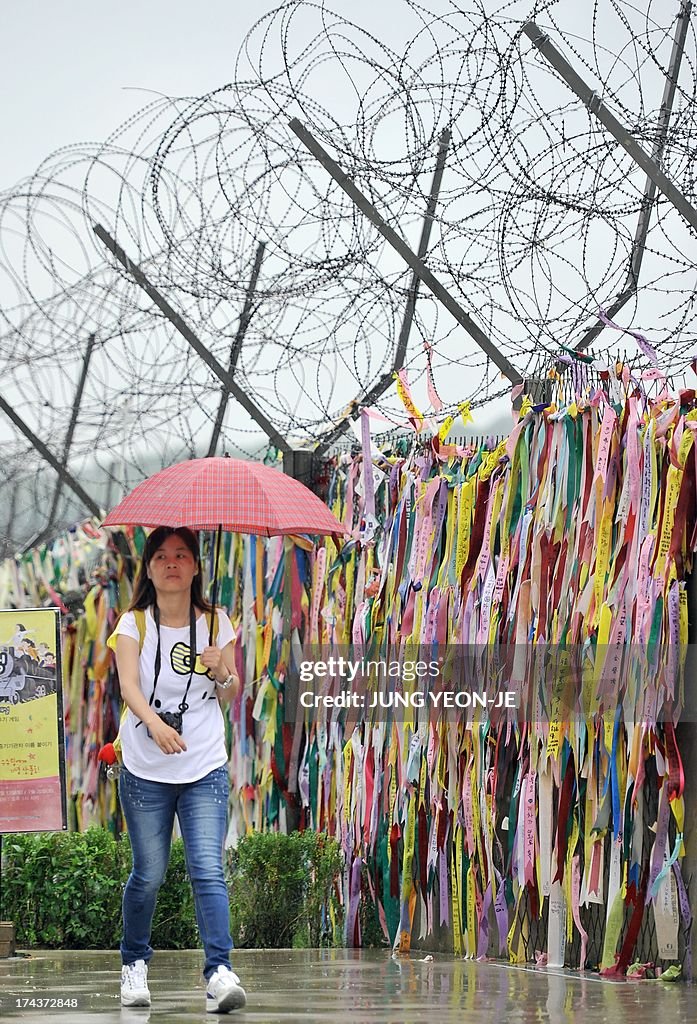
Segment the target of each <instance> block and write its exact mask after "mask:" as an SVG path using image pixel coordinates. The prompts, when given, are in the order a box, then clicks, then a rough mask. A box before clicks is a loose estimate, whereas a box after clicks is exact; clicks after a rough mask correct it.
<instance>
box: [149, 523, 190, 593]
mask: <svg viewBox="0 0 697 1024" xmlns="http://www.w3.org/2000/svg"><path fill="white" fill-rule="evenodd" d="M197 571H198V567H197V565H196V559H195V558H194V556H193V555H192V553H191V551H190V550H189V548H188V547H187V545H186V544H185V543H184V541H183V540H182V539H181V537H178V536H177V535H176V533H173V534H171V535H170V536H169V537H167V539H166V540H165V541H164V542H163V543H162V545H161V546H160V547H159V548H158V549H157V551H156V552H155V554H154V555H153V556H152V558H151V559H150V562H149V563H148V576H149V577H150V579H151V580H152V582H153V586H154V587H155V590H156V591H158V592H161V593H164V594H176V593H179V592H181V591H184V592H186V593H188V592H189V591H190V590H191V581H192V580H193V578H194V576H195V575H196V573H197Z"/></svg>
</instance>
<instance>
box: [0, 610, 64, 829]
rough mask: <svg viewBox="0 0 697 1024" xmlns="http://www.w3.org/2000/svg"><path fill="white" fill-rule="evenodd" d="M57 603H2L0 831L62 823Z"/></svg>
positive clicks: (44, 827) (62, 779) (61, 741)
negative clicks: (42, 605) (10, 606)
mask: <svg viewBox="0 0 697 1024" xmlns="http://www.w3.org/2000/svg"><path fill="white" fill-rule="evenodd" d="M62 678H63V677H62V671H61V645H60V617H59V612H58V609H56V608H37V609H26V608H21V609H11V610H9V611H5V610H0V833H3V832H53V831H57V830H59V829H64V828H66V825H67V816H66V798H65V744H64V735H63V700H62V686H61V681H62Z"/></svg>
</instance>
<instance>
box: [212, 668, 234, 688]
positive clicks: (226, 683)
mask: <svg viewBox="0 0 697 1024" xmlns="http://www.w3.org/2000/svg"><path fill="white" fill-rule="evenodd" d="M234 682H235V677H234V676H233V674H232V672H231V673H230V674H229V675H228V676H226V677H225V679H223V681H222V683H219V682H218V680H217V679H216V681H215V685H216V686H217V687H218V688H219V689H221V690H229V689H230V687H231V686H232V684H233V683H234Z"/></svg>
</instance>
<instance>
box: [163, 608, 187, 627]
mask: <svg viewBox="0 0 697 1024" xmlns="http://www.w3.org/2000/svg"><path fill="white" fill-rule="evenodd" d="M189 617H190V611H188V612H187V613H186V618H185V619H183V621H181V622H180V621H177V622H175V621H174V620H173V619H168V618H167V617H166V616H162V615H160V625H161V626H168V627H169V629H183V628H184V626H188V625H189Z"/></svg>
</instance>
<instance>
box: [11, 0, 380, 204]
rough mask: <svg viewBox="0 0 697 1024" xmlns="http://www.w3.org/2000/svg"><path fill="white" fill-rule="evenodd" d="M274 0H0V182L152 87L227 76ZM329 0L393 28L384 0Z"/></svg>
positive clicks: (102, 131) (191, 91)
mask: <svg viewBox="0 0 697 1024" xmlns="http://www.w3.org/2000/svg"><path fill="white" fill-rule="evenodd" d="M278 6H280V3H279V2H271V0H252V2H248V3H242V2H240V0H197V2H196V3H195V4H194V3H191V2H190V0H120V2H119V3H118V4H113V3H95V2H94V0H92V2H88V0H29V2H28V3H16V2H15V3H9V2H6V3H5V4H3V17H2V44H1V47H0V52H1V53H2V60H1V61H0V82H1V83H2V95H3V97H4V99H5V102H4V104H3V108H4V109H3V117H2V128H3V130H2V152H3V160H2V180H1V183H0V186H1V187H2V188H8V187H11V186H12V185H14V184H15V183H16V182H17V181H18V180H19V179H20V178H23V177H25V176H26V175H28V174H31V173H32V172H33V171H34V170H35V169H36V167H37V166H38V165H39V164H40V163H41V161H42V160H43V159H44V158H45V157H46V156H48V155H49V154H50V153H51V152H52V151H53V150H55V149H58V148H59V147H61V146H66V145H70V144H72V143H78V142H101V141H103V139H105V138H106V137H107V136H108V135H109V134H110V133H111V132H112V131H113V130H114V129H115V128H116V127H117V126H118V125H119V124H121V122H122V121H124V120H125V119H126V118H127V117H129V116H130V115H131V114H133V113H135V112H136V111H137V110H138V109H140V108H141V107H142V106H143V105H144V104H145V103H146V102H148V100H149V99H150V98H152V93H166V94H168V95H175V96H177V95H178V96H188V95H198V94H201V93H205V92H208V91H210V90H212V89H215V88H217V87H219V86H220V85H223V84H224V83H226V82H229V81H231V80H232V78H233V77H234V75H233V63H234V60H235V57H236V56H237V53H238V50H239V47H240V44H241V43H242V41H243V39H244V37H245V35H246V33H247V32H248V30H249V29H250V28H251V27H252V25H254V23H255V22H256V21H257V20H258V19H259V18H261V17H263V15H264V14H265V13H267V12H268V11H271V10H273V9H275V8H276V7H278ZM334 6H336V7H337V9H339V10H344V11H345V13H346V15H347V17H350V18H351V19H352V20H355V21H357V22H358V23H360V24H364V25H369V26H370V27H371V28H372V29H373V30H374V31H376V32H377V33H378V34H379V35H382V36H383V38H385V37H386V42H392V39H393V38H395V35H396V33H397V28H396V26H395V25H394V20H393V19H391V18H390V14H389V8H390V6H392V7H393V9H394V4H392V5H391V4H390V2H389V0H386V2H380V3H377V4H376V3H374V2H373V0H351V3H350V4H347V3H346V2H345V0H339V2H337V3H336V4H335V5H334ZM390 37H392V38H390ZM395 41H396V39H395ZM148 90H151V91H152V93H151V94H150V95H149V94H148Z"/></svg>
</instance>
